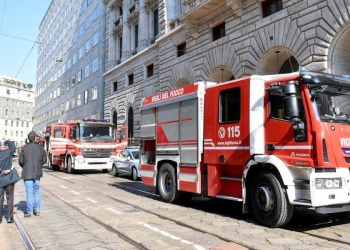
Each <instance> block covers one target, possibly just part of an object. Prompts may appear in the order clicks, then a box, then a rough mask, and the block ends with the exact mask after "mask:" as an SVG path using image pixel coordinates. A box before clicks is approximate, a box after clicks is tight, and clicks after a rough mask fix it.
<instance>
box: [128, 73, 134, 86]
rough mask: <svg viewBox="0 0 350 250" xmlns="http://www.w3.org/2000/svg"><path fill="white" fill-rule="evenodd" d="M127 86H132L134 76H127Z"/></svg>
mask: <svg viewBox="0 0 350 250" xmlns="http://www.w3.org/2000/svg"><path fill="white" fill-rule="evenodd" d="M128 83H129V86H130V85H133V84H134V74H130V75H128Z"/></svg>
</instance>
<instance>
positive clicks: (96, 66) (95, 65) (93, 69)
mask: <svg viewBox="0 0 350 250" xmlns="http://www.w3.org/2000/svg"><path fill="white" fill-rule="evenodd" d="M97 70H98V58H96V59H95V60H94V61H93V62H92V73H95V72H96V71H97Z"/></svg>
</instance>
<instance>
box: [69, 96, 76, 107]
mask: <svg viewBox="0 0 350 250" xmlns="http://www.w3.org/2000/svg"><path fill="white" fill-rule="evenodd" d="M70 103H71V105H70V109H74V108H75V97H73V98H72V99H71V100H70Z"/></svg>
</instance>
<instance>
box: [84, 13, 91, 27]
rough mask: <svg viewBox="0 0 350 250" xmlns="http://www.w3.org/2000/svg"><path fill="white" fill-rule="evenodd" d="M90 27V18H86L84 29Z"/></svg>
mask: <svg viewBox="0 0 350 250" xmlns="http://www.w3.org/2000/svg"><path fill="white" fill-rule="evenodd" d="M90 26H91V16H88V17H87V18H86V23H85V29H88V28H90Z"/></svg>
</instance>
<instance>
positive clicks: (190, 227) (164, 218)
mask: <svg viewBox="0 0 350 250" xmlns="http://www.w3.org/2000/svg"><path fill="white" fill-rule="evenodd" d="M46 174H49V175H51V176H53V177H56V178H58V179H60V180H63V181H66V182H68V183H71V184H74V185H77V186H80V187H81V188H83V189H85V190H88V191H92V192H94V193H96V194H98V195H100V196H103V197H105V198H108V199H110V200H113V201H116V202H119V203H121V204H123V205H128V206H131V207H133V208H134V209H138V210H139V211H142V212H144V213H148V214H151V215H154V216H157V217H159V218H161V219H162V220H167V221H171V222H173V223H175V224H176V225H179V226H181V227H184V228H187V229H191V230H193V231H196V232H199V233H202V234H206V235H211V236H213V237H216V238H218V239H220V240H222V241H224V242H226V243H231V242H232V243H235V244H237V245H240V246H242V247H245V248H247V249H252V250H254V249H255V248H252V247H251V246H249V245H247V244H244V243H242V242H235V241H233V240H232V239H228V238H226V237H223V236H221V235H219V234H215V233H212V232H209V231H206V230H203V229H200V228H197V227H194V226H192V225H189V224H187V223H184V222H181V221H178V220H176V219H173V218H170V217H167V216H164V215H162V214H160V213H156V212H153V211H150V210H148V209H145V208H142V207H140V206H137V205H135V204H132V203H129V202H126V201H123V200H121V199H118V198H115V197H112V196H110V195H106V194H104V193H102V192H100V191H97V190H94V189H91V188H89V187H87V186H82V185H81V184H78V183H76V182H73V181H71V180H67V179H65V178H61V177H59V176H56V175H54V174H51V173H50V172H46ZM82 176H84V177H86V178H91V177H88V176H87V175H84V174H82ZM94 181H98V182H100V183H101V184H109V185H112V186H113V185H115V183H106V182H102V181H100V180H99V179H96V178H94ZM123 187H124V188H130V187H126V186H123ZM43 188H44V187H43ZM44 189H45V190H46V191H48V190H47V189H46V188H44ZM130 189H131V188H130ZM134 190H135V191H136V189H134ZM48 192H50V191H48ZM138 192H140V190H138ZM50 193H51V194H52V195H54V196H55V197H57V198H58V199H61V200H62V201H64V202H65V203H66V204H67V205H69V206H71V207H72V208H74V209H75V210H77V211H79V212H80V213H82V214H84V215H86V216H87V217H89V218H90V219H92V220H94V221H95V222H96V223H98V224H100V225H102V226H104V227H105V228H107V229H108V230H112V232H113V231H114V230H115V231H117V230H116V229H114V228H112V227H111V226H109V225H107V224H105V223H103V222H102V221H100V220H98V219H97V218H94V217H92V216H90V215H88V214H86V213H85V212H84V211H82V210H81V209H80V208H78V207H76V206H75V205H73V204H71V203H69V202H67V201H66V200H64V199H62V198H61V197H59V196H57V195H55V194H53V193H52V192H50ZM148 194H150V193H148ZM151 195H155V194H151ZM155 196H157V195H155ZM115 233H116V232H115ZM119 233H120V234H121V235H123V234H122V233H121V232H119ZM117 234H118V233H117ZM124 236H125V235H124ZM125 237H126V240H127V241H128V238H129V237H127V236H125ZM134 243H136V244H138V243H137V242H134ZM133 245H134V244H133ZM134 246H135V245H134ZM138 246H140V245H139V244H138V245H137V246H136V247H138ZM141 247H143V246H141ZM140 249H147V248H140Z"/></svg>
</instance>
